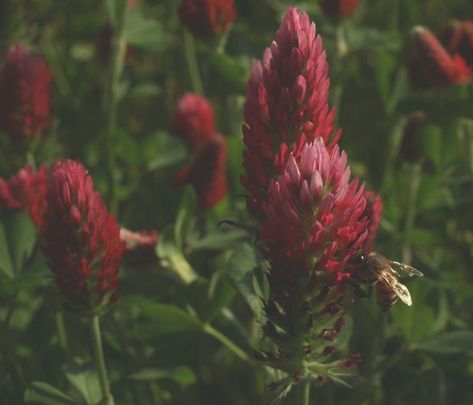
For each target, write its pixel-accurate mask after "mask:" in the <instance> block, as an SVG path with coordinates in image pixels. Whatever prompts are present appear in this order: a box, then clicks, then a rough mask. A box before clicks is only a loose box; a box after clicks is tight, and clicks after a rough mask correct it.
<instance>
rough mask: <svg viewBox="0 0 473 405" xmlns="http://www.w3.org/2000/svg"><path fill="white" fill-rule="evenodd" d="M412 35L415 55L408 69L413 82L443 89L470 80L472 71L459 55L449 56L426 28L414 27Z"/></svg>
mask: <svg viewBox="0 0 473 405" xmlns="http://www.w3.org/2000/svg"><path fill="white" fill-rule="evenodd" d="M413 34H414V38H415V54H414V55H413V57H412V59H411V61H410V69H411V76H412V78H413V79H414V81H417V82H419V83H421V84H423V83H424V82H427V84H431V85H433V86H436V87H439V88H443V87H447V86H449V85H454V84H459V83H464V82H467V81H468V80H470V78H471V75H472V71H471V69H470V68H469V67H468V65H467V63H466V62H465V60H464V59H463V58H462V57H461V56H460V54H455V55H453V56H451V55H450V54H449V53H448V52H447V50H446V49H445V48H444V47H443V46H442V44H441V43H440V41H439V40H438V39H437V38H436V37H435V36H434V34H432V32H430V31H429V30H428V29H427V28H424V27H420V26H418V27H415V28H414V29H413Z"/></svg>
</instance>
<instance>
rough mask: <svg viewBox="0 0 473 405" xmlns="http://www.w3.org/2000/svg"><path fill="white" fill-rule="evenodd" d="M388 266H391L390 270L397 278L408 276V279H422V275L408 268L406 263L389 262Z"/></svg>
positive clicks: (410, 267) (412, 268)
mask: <svg viewBox="0 0 473 405" xmlns="http://www.w3.org/2000/svg"><path fill="white" fill-rule="evenodd" d="M389 265H390V266H391V270H392V271H393V272H394V273H395V274H396V275H398V276H399V277H402V276H404V275H406V276H409V277H414V276H417V277H422V276H423V275H424V273H422V272H421V271H419V270H417V269H416V268H414V267H412V266H409V265H408V264H406V263H400V262H395V261H392V260H390V261H389Z"/></svg>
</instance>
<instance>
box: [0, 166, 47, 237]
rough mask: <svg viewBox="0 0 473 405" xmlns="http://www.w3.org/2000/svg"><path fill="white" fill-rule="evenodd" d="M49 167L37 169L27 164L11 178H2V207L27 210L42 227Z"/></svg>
mask: <svg viewBox="0 0 473 405" xmlns="http://www.w3.org/2000/svg"><path fill="white" fill-rule="evenodd" d="M46 183H47V169H46V167H44V166H42V167H40V168H39V169H38V170H37V171H35V170H33V169H32V168H31V167H29V166H27V167H25V168H23V169H21V170H20V171H19V172H18V173H17V174H15V175H14V176H13V177H12V178H10V179H9V180H7V181H6V180H4V179H2V178H0V208H11V209H21V210H24V211H26V212H27V213H28V214H29V216H30V217H31V219H32V220H33V222H34V224H35V225H36V226H37V227H38V228H40V227H41V225H42V223H43V214H44V211H45V210H46V199H45V197H46Z"/></svg>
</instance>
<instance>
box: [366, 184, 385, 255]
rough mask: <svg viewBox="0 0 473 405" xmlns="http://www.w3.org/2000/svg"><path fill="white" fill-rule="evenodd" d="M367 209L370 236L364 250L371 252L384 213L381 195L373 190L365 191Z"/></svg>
mask: <svg viewBox="0 0 473 405" xmlns="http://www.w3.org/2000/svg"><path fill="white" fill-rule="evenodd" d="M365 198H366V210H365V215H366V216H367V217H368V236H367V237H366V240H365V242H364V248H363V250H364V251H366V252H371V251H372V250H373V245H374V241H375V239H376V235H377V234H378V228H379V224H380V222H381V215H382V214H383V208H384V207H383V202H382V201H381V196H380V195H378V194H376V193H375V192H373V191H366V192H365Z"/></svg>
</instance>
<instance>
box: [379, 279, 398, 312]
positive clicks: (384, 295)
mask: <svg viewBox="0 0 473 405" xmlns="http://www.w3.org/2000/svg"><path fill="white" fill-rule="evenodd" d="M376 290H377V291H376V292H377V296H376V299H377V301H378V306H379V307H380V308H381V310H382V311H388V310H389V309H391V308H392V307H393V305H394V304H395V303H396V301H397V295H396V293H395V292H394V291H393V290H392V288H391V287H390V286H387V285H386V284H384V283H382V282H378V283H377V284H376Z"/></svg>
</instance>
